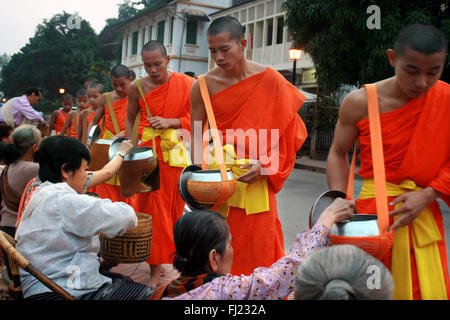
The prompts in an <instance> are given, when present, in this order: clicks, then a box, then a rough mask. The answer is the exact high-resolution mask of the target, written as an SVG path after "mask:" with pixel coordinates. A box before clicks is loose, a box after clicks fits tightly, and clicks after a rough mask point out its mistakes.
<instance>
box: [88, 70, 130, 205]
mask: <svg viewBox="0 0 450 320" xmlns="http://www.w3.org/2000/svg"><path fill="white" fill-rule="evenodd" d="M131 81H132V80H131V76H130V70H129V69H128V68H127V67H126V66H124V65H121V64H119V65H116V66H115V67H114V68H112V69H111V84H112V87H113V91H111V92H106V93H104V94H103V95H101V96H100V97H99V98H98V100H97V110H96V111H95V115H94V118H93V119H92V121H91V123H90V124H89V127H88V131H87V132H89V131H90V130H91V128H92V127H93V126H94V125H98V124H99V123H100V121H101V120H102V118H103V117H105V118H104V121H105V123H104V129H103V131H102V133H101V135H100V136H101V139H105V140H115V139H117V138H119V137H123V136H124V135H125V133H124V132H125V119H126V117H127V104H128V95H127V92H128V87H129V85H130V83H131ZM109 98H110V100H109ZM108 101H109V102H108ZM96 192H97V194H98V195H99V197H100V198H102V199H104V198H108V199H111V201H113V202H115V201H122V202H125V203H128V202H129V200H128V199H126V198H124V197H122V196H121V195H120V183H119V178H118V177H117V175H115V176H114V177H113V178H112V179H111V180H109V181H107V182H106V183H103V184H101V185H98V186H97V188H96Z"/></svg>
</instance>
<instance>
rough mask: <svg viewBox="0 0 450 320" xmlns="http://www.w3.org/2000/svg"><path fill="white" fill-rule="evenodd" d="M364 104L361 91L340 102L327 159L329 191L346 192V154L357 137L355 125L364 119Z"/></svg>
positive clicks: (347, 161)
mask: <svg viewBox="0 0 450 320" xmlns="http://www.w3.org/2000/svg"><path fill="white" fill-rule="evenodd" d="M365 104H367V102H366V100H365V97H364V92H363V91H362V90H357V91H354V92H352V93H350V94H348V95H347V97H345V99H344V101H342V104H341V107H340V109H339V118H338V121H337V123H336V128H335V131H334V138H333V143H332V145H331V148H330V152H329V154H328V159H327V180H328V187H329V189H330V190H339V191H342V192H346V191H347V182H348V176H349V169H350V166H349V159H348V152H349V151H350V148H351V147H352V145H353V144H354V142H355V140H356V139H357V137H358V129H357V128H356V123H357V122H358V121H360V120H362V119H363V118H364V117H365V108H366V106H365Z"/></svg>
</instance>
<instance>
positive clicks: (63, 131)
mask: <svg viewBox="0 0 450 320" xmlns="http://www.w3.org/2000/svg"><path fill="white" fill-rule="evenodd" d="M75 114H76V111H70V112H69V114H68V115H67V117H66V121H64V125H63V127H62V129H61V135H62V136H65V135H68V136H69V135H70V130H69V127H70V125H71V124H72V119H73V117H74V115H75ZM66 133H67V134H66Z"/></svg>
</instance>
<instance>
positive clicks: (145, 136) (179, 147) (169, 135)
mask: <svg viewBox="0 0 450 320" xmlns="http://www.w3.org/2000/svg"><path fill="white" fill-rule="evenodd" d="M152 132H154V135H155V137H160V138H161V144H160V147H161V151H162V154H163V161H164V162H165V163H168V164H169V166H171V167H181V168H185V167H187V166H189V165H190V164H191V161H190V159H189V155H188V152H187V149H186V145H185V144H184V142H183V140H182V139H181V138H180V137H179V135H178V131H177V129H173V128H171V129H153V130H152V128H149V127H145V128H144V131H143V132H142V138H141V141H142V142H146V141H149V140H150V139H153V136H152Z"/></svg>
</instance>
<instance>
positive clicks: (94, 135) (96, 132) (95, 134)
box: [88, 125, 101, 145]
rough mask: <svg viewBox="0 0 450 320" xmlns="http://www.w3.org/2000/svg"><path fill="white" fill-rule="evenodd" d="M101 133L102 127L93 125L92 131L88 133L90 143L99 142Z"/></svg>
mask: <svg viewBox="0 0 450 320" xmlns="http://www.w3.org/2000/svg"><path fill="white" fill-rule="evenodd" d="M100 134H101V129H100V127H99V126H98V125H96V126H93V127H92V128H91V131H89V135H88V144H89V145H92V144H93V143H94V142H97V140H98V138H99V136H100Z"/></svg>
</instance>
